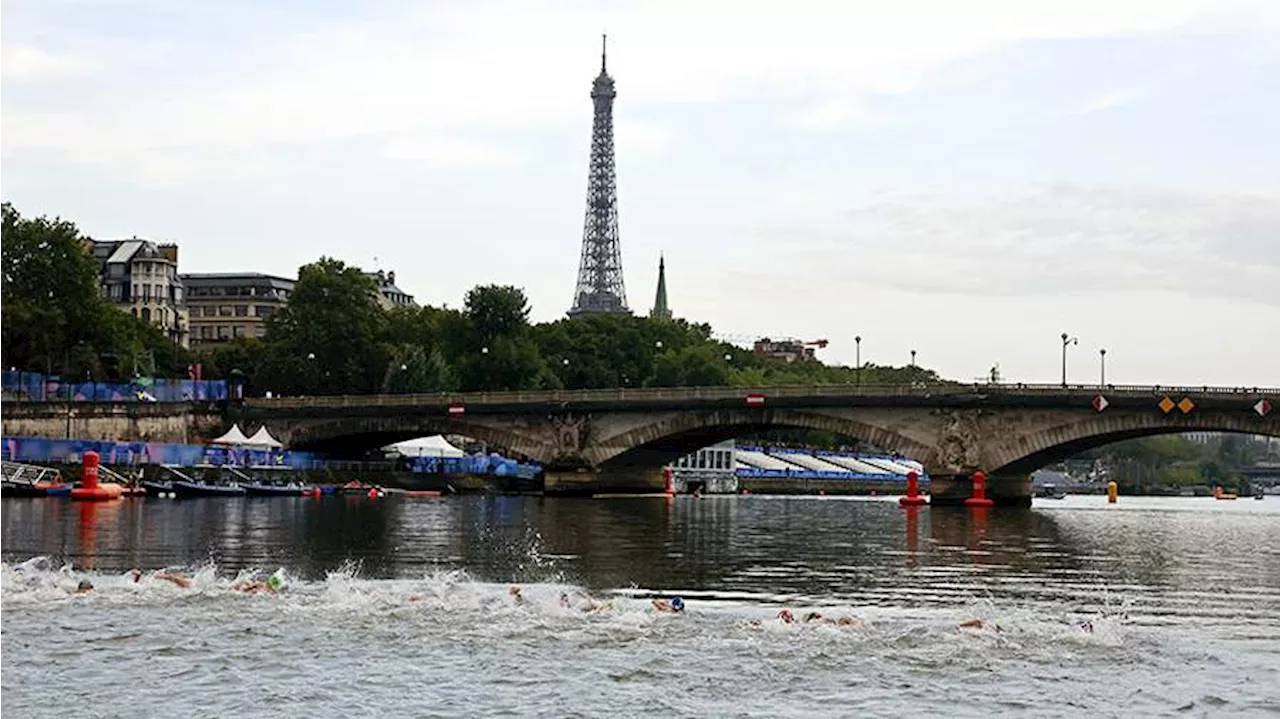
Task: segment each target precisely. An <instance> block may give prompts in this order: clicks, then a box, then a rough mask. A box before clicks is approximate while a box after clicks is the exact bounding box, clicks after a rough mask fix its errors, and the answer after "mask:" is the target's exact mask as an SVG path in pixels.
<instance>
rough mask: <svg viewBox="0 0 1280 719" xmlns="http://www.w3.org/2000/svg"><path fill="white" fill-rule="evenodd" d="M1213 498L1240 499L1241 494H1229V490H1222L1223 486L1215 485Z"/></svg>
mask: <svg viewBox="0 0 1280 719" xmlns="http://www.w3.org/2000/svg"><path fill="white" fill-rule="evenodd" d="M1213 498H1214V499H1239V498H1240V495H1238V494H1228V493H1227V492H1224V491H1222V487H1214V488H1213Z"/></svg>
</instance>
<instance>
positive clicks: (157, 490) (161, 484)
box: [141, 479, 174, 497]
mask: <svg viewBox="0 0 1280 719" xmlns="http://www.w3.org/2000/svg"><path fill="white" fill-rule="evenodd" d="M141 487H142V490H143V491H144V492H146V494H147V496H148V497H167V496H169V495H170V494H173V493H174V491H173V482H169V481H161V480H156V479H144V480H142V482H141Z"/></svg>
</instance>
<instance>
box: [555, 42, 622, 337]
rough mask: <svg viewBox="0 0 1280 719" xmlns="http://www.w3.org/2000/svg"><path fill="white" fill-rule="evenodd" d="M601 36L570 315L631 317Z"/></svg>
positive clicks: (608, 82)
mask: <svg viewBox="0 0 1280 719" xmlns="http://www.w3.org/2000/svg"><path fill="white" fill-rule="evenodd" d="M606 49H607V48H606V46H605V45H604V40H603V38H602V43H601V49H600V74H599V75H597V76H596V79H595V82H594V83H593V84H592V86H591V101H592V103H594V104H595V119H594V121H593V122H592V124H591V169H590V172H589V174H588V177H587V218H586V222H585V223H584V225H583V228H582V261H581V262H580V263H579V265H578V286H577V289H576V291H575V292H574V296H573V307H572V308H571V309H570V310H569V316H570V317H575V318H576V317H581V316H583V315H588V314H601V313H627V314H629V313H630V312H631V310H629V309H627V289H626V286H625V285H624V283H623V280H622V246H621V242H620V240H619V238H618V177H617V174H616V172H615V170H614V160H613V99H614V98H615V97H617V95H618V93H617V92H615V91H614V89H613V78H611V77H609V73H608V72H607V71H606V66H605V54H606V53H605V51H606Z"/></svg>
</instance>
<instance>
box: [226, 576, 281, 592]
mask: <svg viewBox="0 0 1280 719" xmlns="http://www.w3.org/2000/svg"><path fill="white" fill-rule="evenodd" d="M230 589H231V591H233V592H244V593H245V594H275V593H276V590H275V589H274V588H272V586H271V585H270V584H268V583H267V582H259V581H257V580H254V579H242V580H240V581H238V582H236V583H235V584H232V585H231V587H230Z"/></svg>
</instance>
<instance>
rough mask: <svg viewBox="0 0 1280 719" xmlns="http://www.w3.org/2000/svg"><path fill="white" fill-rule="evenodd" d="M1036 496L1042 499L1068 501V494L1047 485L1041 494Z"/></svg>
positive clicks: (1041, 488) (1043, 487) (1042, 488)
mask: <svg viewBox="0 0 1280 719" xmlns="http://www.w3.org/2000/svg"><path fill="white" fill-rule="evenodd" d="M1036 496H1037V497H1039V498H1040V499H1066V498H1067V493H1066V492H1063V491H1061V490H1059V489H1058V488H1057V486H1055V485H1052V484H1046V485H1043V486H1041V487H1040V493H1039V494H1037V495H1036Z"/></svg>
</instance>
